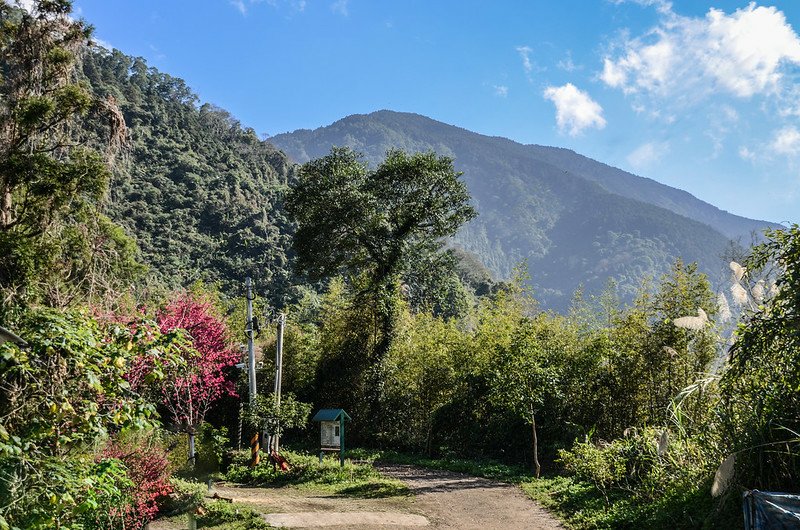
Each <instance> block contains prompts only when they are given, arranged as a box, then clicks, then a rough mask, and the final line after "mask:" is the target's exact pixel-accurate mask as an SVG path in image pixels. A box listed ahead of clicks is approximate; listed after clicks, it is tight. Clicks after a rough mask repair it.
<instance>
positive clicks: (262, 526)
mask: <svg viewBox="0 0 800 530" xmlns="http://www.w3.org/2000/svg"><path fill="white" fill-rule="evenodd" d="M197 522H198V528H211V527H213V528H215V529H218V530H223V529H224V530H268V529H269V528H271V527H270V526H269V525H268V524H267V523H266V521H264V519H263V518H262V517H261V515H260V514H259V513H258V512H256V511H255V510H253V509H252V508H250V507H247V506H243V505H241V504H235V503H229V502H213V503H210V504H208V505H207V506H206V507H205V508H204V510H203V513H202V515H200V517H198V518H197Z"/></svg>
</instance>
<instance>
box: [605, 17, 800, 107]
mask: <svg viewBox="0 0 800 530" xmlns="http://www.w3.org/2000/svg"><path fill="white" fill-rule="evenodd" d="M639 3H642V2H639ZM649 3H650V4H651V5H656V6H658V8H659V11H660V12H661V14H662V20H661V23H660V25H659V26H658V27H656V28H653V29H651V30H650V31H649V32H647V33H646V34H645V35H643V36H641V37H637V38H626V39H625V41H624V42H623V43H622V46H621V48H622V51H621V53H617V54H616V56H612V55H609V56H607V57H606V58H605V59H604V61H603V71H602V73H601V74H600V79H602V80H603V81H604V82H605V83H606V84H607V85H608V86H611V87H614V88H620V89H622V90H623V91H624V92H626V93H652V94H655V95H659V96H664V97H673V96H676V95H678V96H681V97H684V98H688V97H689V94H695V95H697V96H706V95H709V94H712V93H717V92H726V93H729V94H732V95H734V96H737V97H740V98H747V97H750V96H752V95H754V94H767V93H775V92H777V91H778V90H779V88H780V85H781V82H782V80H783V78H784V75H783V74H784V68H785V66H786V65H800V38H798V36H797V34H796V33H795V31H794V29H793V28H792V26H791V25H790V24H789V23H788V22H787V21H786V17H785V16H784V14H783V12H781V11H779V10H778V9H777V8H775V7H763V6H756V5H755V3H754V2H753V3H750V4H749V5H748V6H747V7H745V8H743V9H738V10H737V11H735V12H734V13H732V14H730V15H727V14H725V13H724V12H723V11H721V10H719V9H710V10H709V11H708V13H707V14H706V16H705V17H703V18H691V17H682V16H679V15H677V14H675V13H674V12H672V10H671V7H669V9H668V8H667V6H668V5H669V4H668V3H665V2H649Z"/></svg>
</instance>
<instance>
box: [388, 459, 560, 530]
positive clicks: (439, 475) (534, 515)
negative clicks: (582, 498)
mask: <svg viewBox="0 0 800 530" xmlns="http://www.w3.org/2000/svg"><path fill="white" fill-rule="evenodd" d="M380 470H381V472H382V473H384V474H386V475H388V476H390V477H393V478H396V479H399V480H402V481H403V482H405V483H406V484H407V485H408V487H409V488H410V489H411V491H412V492H413V493H414V495H415V500H414V510H415V511H417V513H421V514H423V515H425V516H426V517H427V518H428V520H429V521H430V523H431V526H432V527H433V528H460V529H479V528H480V529H485V530H495V529H497V530H501V529H502V530H511V529H517V528H519V529H530V530H552V529H563V528H564V527H563V526H562V525H561V523H560V522H559V521H558V519H556V518H555V517H554V516H552V515H551V514H550V513H548V512H547V511H546V510H545V509H544V508H542V507H541V506H539V505H538V504H537V503H535V502H534V501H532V500H531V499H529V498H528V497H527V496H526V495H525V494H524V493H523V492H522V491H521V490H520V489H519V488H518V487H516V486H513V485H511V484H504V483H502V482H495V481H492V480H488V479H484V478H478V477H473V476H470V475H463V474H461V473H453V472H450V471H439V470H433V469H425V468H420V467H416V466H400V465H391V466H381V467H380Z"/></svg>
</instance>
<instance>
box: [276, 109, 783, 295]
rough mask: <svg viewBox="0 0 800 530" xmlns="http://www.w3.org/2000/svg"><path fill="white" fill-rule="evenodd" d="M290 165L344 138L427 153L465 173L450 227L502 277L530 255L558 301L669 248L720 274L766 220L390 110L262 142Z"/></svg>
mask: <svg viewBox="0 0 800 530" xmlns="http://www.w3.org/2000/svg"><path fill="white" fill-rule="evenodd" d="M269 141H270V142H272V143H273V144H274V145H275V146H277V147H278V148H280V149H282V150H283V151H284V152H285V153H286V154H287V155H288V156H289V157H290V158H292V159H293V160H295V161H297V162H301V163H302V162H306V161H308V160H310V159H312V158H317V157H319V156H322V155H324V154H326V153H327V152H328V151H329V150H330V148H331V146H334V145H339V146H350V147H352V148H354V149H356V150H358V151H361V152H362V153H364V155H365V157H366V158H367V160H369V161H370V163H372V164H375V163H377V162H378V161H380V160H381V159H382V158H383V156H384V154H385V152H386V150H387V149H390V148H400V149H405V150H409V151H423V150H431V149H432V150H434V151H436V152H437V153H440V154H444V155H448V156H450V157H452V158H453V159H454V160H455V166H456V168H457V169H458V170H459V171H463V172H464V176H463V178H464V180H465V182H466V183H467V185H468V187H469V189H470V192H471V193H472V197H473V200H474V203H475V206H476V207H477V209H478V212H479V213H480V215H479V216H478V218H477V219H476V220H475V221H473V222H472V223H470V224H469V225H468V226H466V227H465V228H463V229H462V230H461V232H460V233H459V234H458V235H457V236H456V238H455V240H456V243H457V244H458V245H461V246H463V247H464V248H465V249H466V250H468V251H471V252H474V253H475V254H477V255H478V256H480V258H481V259H482V260H483V262H484V263H485V264H486V266H487V267H489V269H490V270H492V271H493V272H494V273H495V274H496V275H498V276H500V277H508V276H509V275H510V274H511V272H512V269H513V267H514V266H516V265H517V264H519V263H520V262H521V261H523V260H527V262H528V266H529V270H530V273H531V276H532V281H533V284H534V286H535V288H536V295H537V298H539V299H540V300H541V301H543V302H544V304H545V305H546V306H548V307H552V308H555V309H563V308H564V307H566V306H567V304H568V303H569V299H570V297H571V295H572V293H573V292H574V290H575V289H576V288H577V287H578V286H579V285H583V286H584V287H585V289H586V290H587V291H588V292H598V291H599V290H601V289H602V288H603V286H604V285H605V284H606V283H607V282H608V280H609V278H611V279H614V280H615V281H616V282H617V283H618V284H619V285H620V288H621V291H622V294H623V295H631V294H632V293H633V292H634V291H635V289H636V288H637V287H638V285H639V284H640V282H641V280H642V278H643V277H645V276H655V277H658V276H660V275H661V274H662V273H664V272H665V271H666V270H667V268H668V267H669V266H670V264H671V263H672V261H673V260H674V259H675V258H676V257H681V258H682V259H684V260H685V261H697V262H698V264H699V265H700V267H701V268H702V269H704V270H706V271H709V272H715V271H717V270H718V269H719V268H720V266H721V265H722V262H721V260H720V257H719V256H720V254H721V253H722V250H723V248H724V247H725V246H726V244H727V241H728V239H729V238H732V237H737V236H740V235H741V236H745V237H746V238H748V240H749V234H750V232H751V231H753V230H761V229H763V228H764V227H766V226H777V225H774V224H772V223H767V222H763V221H756V220H752V219H746V218H743V217H739V216H735V215H732V214H729V213H727V212H724V211H722V210H719V209H718V208H715V207H714V206H712V205H710V204H708V203H705V202H703V201H701V200H699V199H697V198H696V197H694V196H692V195H691V194H689V193H687V192H685V191H681V190H677V189H675V188H671V187H669V186H665V185H663V184H659V183H657V182H655V181H653V180H650V179H646V178H642V177H638V176H635V175H632V174H630V173H626V172H624V171H622V170H619V169H616V168H612V167H610V166H607V165H605V164H602V163H600V162H597V161H594V160H591V159H589V158H586V157H584V156H581V155H578V154H576V153H574V152H572V151H569V150H566V149H558V148H553V147H543V146H536V145H522V144H519V143H516V142H513V141H511V140H508V139H505V138H499V137H489V136H484V135H481V134H477V133H473V132H470V131H467V130H465V129H462V128H459V127H455V126H452V125H447V124H444V123H441V122H437V121H435V120H432V119H430V118H426V117H424V116H420V115H417V114H408V113H399V112H391V111H380V112H374V113H372V114H367V115H353V116H348V117H347V118H344V119H342V120H339V121H337V122H336V123H333V124H332V125H329V126H327V127H321V128H319V129H316V130H313V131H311V130H298V131H295V132H292V133H286V134H280V135H277V136H274V137H272V138H270V140H269Z"/></svg>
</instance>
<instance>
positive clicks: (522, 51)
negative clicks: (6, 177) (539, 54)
mask: <svg viewBox="0 0 800 530" xmlns="http://www.w3.org/2000/svg"><path fill="white" fill-rule="evenodd" d="M516 49H517V53H518V54H519V56H520V57H521V58H522V67H523V68H524V69H525V73H526V74H530V73H531V71H532V70H533V62H532V61H531V53H533V50H532V49H531V48H530V47H529V46H517V48H516Z"/></svg>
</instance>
